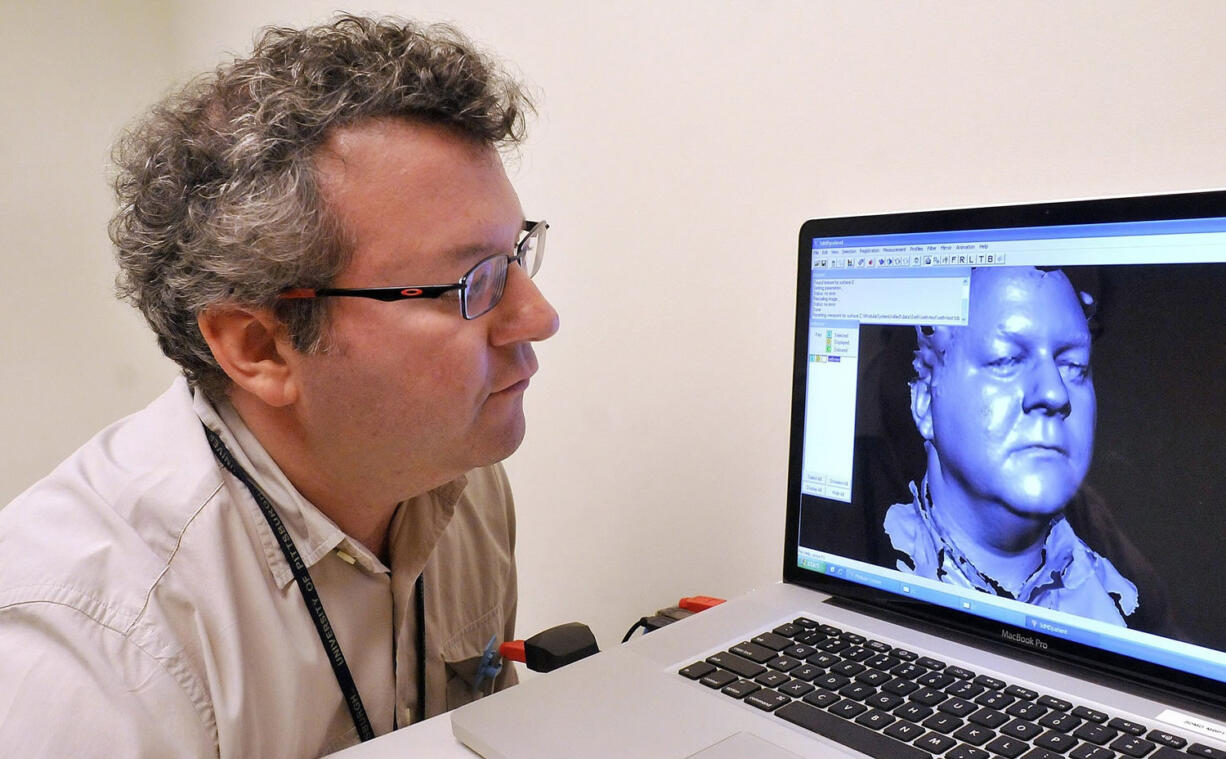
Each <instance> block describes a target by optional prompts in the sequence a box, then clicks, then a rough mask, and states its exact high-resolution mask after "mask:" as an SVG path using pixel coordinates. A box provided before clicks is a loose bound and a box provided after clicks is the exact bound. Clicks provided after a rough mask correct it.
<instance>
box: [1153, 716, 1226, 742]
mask: <svg viewBox="0 0 1226 759" xmlns="http://www.w3.org/2000/svg"><path fill="white" fill-rule="evenodd" d="M1158 719H1160V720H1162V721H1163V722H1169V723H1171V724H1172V725H1177V726H1178V727H1179V728H1180V729H1182V730H1191V731H1193V732H1196V733H1200V734H1201V735H1207V736H1209V737H1210V738H1216V739H1218V740H1219V741H1226V725H1223V724H1222V723H1220V722H1210V721H1209V720H1207V719H1204V718H1202V717H1196V716H1193V715H1191V714H1184V713H1183V712H1177V711H1175V710H1174V709H1167V710H1166V711H1164V712H1162V713H1161V714H1159V715H1158Z"/></svg>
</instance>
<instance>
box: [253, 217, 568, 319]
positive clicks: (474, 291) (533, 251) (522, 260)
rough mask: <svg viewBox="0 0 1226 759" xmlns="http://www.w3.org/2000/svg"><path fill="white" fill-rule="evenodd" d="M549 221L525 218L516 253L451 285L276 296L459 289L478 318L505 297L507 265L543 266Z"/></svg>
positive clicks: (435, 294)
mask: <svg viewBox="0 0 1226 759" xmlns="http://www.w3.org/2000/svg"><path fill="white" fill-rule="evenodd" d="M548 229H549V224H548V223H546V222H544V221H528V222H524V230H523V231H524V233H525V234H524V236H523V238H521V239H520V241H519V244H518V245H516V246H515V253H514V255H510V256H508V255H503V254H497V255H493V256H490V257H489V258H485V259H482V260H481V261H479V262H477V265H476V266H474V267H473V268H471V269H469V270H468V272H467V273H466V274H465V275H464V276H463V277H460V281H459V282H456V283H455V284H452V285H410V286H408V287H319V288H315V287H295V288H292V289H289V290H286V291H284V292H282V293H281V294H280V295H278V296H277V297H278V298H280V299H282V300H304V299H308V298H332V297H346V298H373V299H374V300H382V301H394V300H412V299H414V298H441V297H442V296H443V295H446V294H447V293H449V292H453V291H455V290H459V291H460V314H461V315H463V317H464V318H465V319H476V318H477V317H478V316H481V315H482V314H486V313H489V312H490V310H492V309H493V308H494V306H497V305H498V303H499V301H501V300H502V293H503V291H504V290H505V289H506V284H507V267H509V266H510V265H511V262H512V261H514V262H515V263H517V264H519V265H520V267H522V268H523V270H524V272H525V273H526V274H527V275H528V276H529V277H532V276H534V275H535V274H536V273H537V271H539V270H540V268H541V261H542V260H543V259H544V257H545V232H546V230H548Z"/></svg>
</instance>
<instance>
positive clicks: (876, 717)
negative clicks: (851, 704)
mask: <svg viewBox="0 0 1226 759" xmlns="http://www.w3.org/2000/svg"><path fill="white" fill-rule="evenodd" d="M897 721H898V719H897V718H895V717H893V716H892V715H889V714H886V713H885V712H883V711H881V710H880V709H869V710H868V711H866V712H865V713H864V714H861V715H860V716H859V717H856V722H858V723H859V724H861V725H864V726H865V727H871V728H872V729H874V730H883V729H885V728H886V727H888V726H890V725H892V724H894V723H895V722H897Z"/></svg>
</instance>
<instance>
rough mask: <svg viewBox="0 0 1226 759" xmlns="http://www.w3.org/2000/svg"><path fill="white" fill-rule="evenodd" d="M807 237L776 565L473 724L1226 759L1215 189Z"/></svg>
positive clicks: (483, 736)
mask: <svg viewBox="0 0 1226 759" xmlns="http://www.w3.org/2000/svg"><path fill="white" fill-rule="evenodd" d="M798 253H799V255H798V259H797V261H798V268H797V296H796V320H795V324H794V325H793V326H794V329H795V336H796V337H795V363H794V372H793V384H792V387H793V408H792V418H791V441H790V449H789V456H790V459H789V467H788V483H787V503H786V509H787V522H786V523H787V530H786V535H785V536H784V542H783V546H782V551H781V554H782V563H783V576H782V580H781V582H779V583H777V584H775V585H771V586H768V587H764V588H760V589H758V590H756V591H754V592H751V593H749V594H747V595H746V596H744V597H741V598H737V599H734V600H732V601H729V602H728V603H725V604H722V605H719V606H716V607H714V608H711V609H709V610H706V611H703V612H701V613H699V614H696V615H694V616H693V617H690V618H687V619H685V620H683V621H680V622H677V623H675V624H672V625H668V626H666V627H664V628H662V629H660V630H657V631H655V632H652V633H650V634H647V635H644V636H641V637H639V638H637V639H634V640H632V641H631V642H629V643H627V644H623V645H621V646H619V647H617V648H616V649H614V650H609V651H605V652H602V653H600V654H598V655H596V656H593V657H590V658H588V659H585V660H582V661H579V662H576V663H574V664H571V665H569V666H567V667H565V668H563V669H560V670H558V671H556V672H553V673H550V674H548V675H542V676H539V677H535V678H532V679H529V680H528V681H526V682H524V683H522V684H520V685H519V686H517V687H515V688H512V689H509V690H508V691H505V692H502V693H499V694H497V695H495V696H493V697H490V698H486V699H482V700H480V701H477V702H474V703H472V704H470V705H468V706H465V707H463V708H461V709H459V710H457V711H455V712H454V713H453V714H452V729H453V732H454V733H455V735H456V737H457V738H458V739H459V740H460V741H461V742H463V743H464V744H465V745H467V746H468V747H470V748H471V749H472V750H474V751H475V752H476V753H478V754H480V755H481V756H483V757H487V759H514V758H517V757H563V756H565V757H700V758H701V759H728V758H730V757H755V758H758V759H783V758H784V757H851V756H878V757H922V756H943V757H951V758H952V759H987V758H989V757H1002V756H1003V757H1023V758H1024V759H1051V758H1053V757H1074V758H1075V759H1105V758H1107V757H1125V756H1142V757H1158V758H1159V759H1173V758H1175V757H1182V756H1201V757H1226V595H1224V594H1223V591H1222V587H1223V584H1224V583H1226V550H1223V541H1224V540H1226V516H1223V514H1224V511H1223V509H1224V508H1226V465H1224V464H1223V462H1226V434H1223V433H1224V432H1226V380H1224V379H1223V377H1226V339H1223V329H1224V328H1226V191H1212V192H1197V193H1186V194H1171V195H1159V196H1148V197H1130V198H1110V199H1098V200H1081V201H1066V202H1055V203H1044V204H1028V205H1012V206H993V207H985V208H969V209H954V210H944V211H924V212H907V213H891V214H880V215H871V216H856V217H849V218H827V219H814V220H811V221H807V222H805V223H804V224H803V225H802V226H801V228H800V238H799V251H798ZM779 326H780V329H787V328H788V327H787V326H785V325H782V324H781V325H779ZM781 506H783V505H781ZM746 507H747V508H754V509H760V508H767V507H768V506H767V505H763V504H747V506H746ZM729 550H735V549H734V548H731V547H730V549H729Z"/></svg>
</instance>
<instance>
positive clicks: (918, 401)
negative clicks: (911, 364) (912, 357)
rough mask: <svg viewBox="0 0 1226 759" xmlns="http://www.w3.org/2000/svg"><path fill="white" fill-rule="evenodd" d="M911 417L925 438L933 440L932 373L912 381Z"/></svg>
mask: <svg viewBox="0 0 1226 759" xmlns="http://www.w3.org/2000/svg"><path fill="white" fill-rule="evenodd" d="M911 419H913V420H914V421H915V429H917V430H919V434H920V436H921V437H923V438H924V439H925V440H928V441H931V440H932V375H929V376H928V377H927V378H923V377H920V378H917V379H916V380H915V381H914V382H912V383H911Z"/></svg>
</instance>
